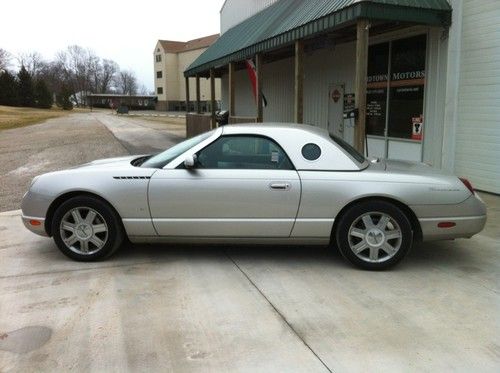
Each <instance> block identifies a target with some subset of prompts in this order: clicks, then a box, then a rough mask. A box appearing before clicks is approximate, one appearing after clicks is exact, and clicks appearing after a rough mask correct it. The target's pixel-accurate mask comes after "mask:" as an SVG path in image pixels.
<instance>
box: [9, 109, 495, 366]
mask: <svg viewBox="0 0 500 373" xmlns="http://www.w3.org/2000/svg"><path fill="white" fill-rule="evenodd" d="M101 115H104V114H89V115H87V114H84V115H83V116H82V118H81V119H79V120H81V121H82V124H81V125H82V126H88V128H91V129H92V131H99V132H98V134H99V135H100V136H106V137H105V138H103V144H107V145H106V146H108V145H109V144H114V145H113V146H115V148H109V149H108V151H109V153H113V151H116V152H117V153H120V152H122V153H123V152H125V149H123V147H121V143H120V141H117V142H113V141H116V140H114V139H115V138H120V137H121V141H126V142H127V143H128V144H129V145H126V146H132V148H131V149H132V150H134V149H135V148H139V147H140V146H142V145H141V142H142V143H147V144H149V145H148V146H151V145H150V144H152V143H150V141H149V140H148V139H151V138H160V137H162V136H163V134H162V130H161V129H160V130H159V129H155V128H151V127H150V125H148V124H145V123H142V122H141V123H138V124H136V126H137V127H140V126H144V127H143V128H145V130H144V131H143V135H141V136H135V135H130V136H129V137H128V140H124V137H123V136H124V135H123V133H124V132H131V131H130V129H129V128H128V127H127V128H126V131H125V130H124V131H120V128H121V127H123V126H124V124H123V123H121V122H119V123H116V120H113V121H109V123H108V120H107V119H108V117H104V119H101ZM78 118H80V117H78ZM123 120H127V119H123ZM87 122H88V123H93V124H83V123H87ZM102 123H106V124H105V125H102ZM132 125H133V123H132ZM105 126H108V128H110V129H111V131H114V132H113V133H114V136H112V135H111V134H110V133H109V132H107V130H106V127H105ZM151 126H153V127H156V126H157V124H153V125H151ZM86 128H87V127H86ZM146 128H148V129H146ZM106 133H107V135H106ZM138 133H139V131H137V132H136V135H137V134H138ZM129 134H130V133H129ZM2 135H3V134H2ZM0 136H1V135H0ZM55 136H57V134H55ZM100 136H96V138H100ZM138 139H139V140H138ZM168 139H172V138H171V137H168V136H166V137H164V138H163V137H162V140H159V142H158V143H154V147H156V146H162V143H161V141H167V140H168ZM104 140H105V141H104ZM75 144H78V143H77V142H75ZM130 144H131V145H130ZM68 145H69V144H68ZM88 146H92V145H91V144H88V145H87V147H88ZM103 146H104V145H103ZM152 147H153V146H152ZM96 148H99V147H96ZM60 149H62V150H64V152H65V149H66V148H65V147H64V146H62V145H61V147H58V142H57V141H55V144H54V152H56V151H59V150H60ZM113 149H114V150H113ZM64 152H63V153H62V155H58V153H55V154H54V156H53V157H54V158H50V159H54V160H56V159H60V158H62V157H63V156H64V154H66V153H64ZM82 154H86V155H87V153H82ZM110 155H111V154H110ZM75 161H76V160H75ZM65 162H66V161H65ZM80 163H82V162H80ZM53 166H54V167H55V164H54V165H53ZM18 167H19V166H18ZM485 197H486V199H487V205H488V208H489V214H490V221H489V223H488V226H487V229H486V230H485V231H484V232H482V233H481V234H479V235H477V236H475V237H473V238H472V239H470V240H457V241H453V242H436V243H428V244H423V245H419V246H417V247H415V248H414V249H413V251H412V252H411V253H410V255H409V257H408V258H406V260H405V261H404V262H402V263H401V265H400V266H398V267H397V268H395V269H394V270H392V271H386V272H366V271H360V270H356V269H353V268H352V267H350V266H349V265H347V264H346V263H345V262H344V261H343V260H342V258H341V257H340V256H339V255H338V254H337V253H336V251H335V250H333V249H327V248H310V247H267V246H265V247H237V246H231V245H228V246H218V245H214V246H179V245H153V246H128V247H124V248H123V249H122V250H120V251H118V252H117V253H116V255H115V256H113V257H112V258H111V259H110V260H108V261H105V262H100V263H78V262H73V261H70V260H68V259H66V257H64V256H63V255H62V254H60V253H59V251H58V250H57V248H56V247H55V245H54V243H53V242H52V241H51V240H50V239H47V238H43V237H38V236H36V235H33V234H31V233H30V232H28V231H27V230H25V229H24V227H23V226H22V223H21V221H20V216H19V214H20V212H19V211H10V212H4V213H0V371H1V372H4V371H61V370H62V371H67V370H73V371H96V372H102V371H175V372H179V371H180V372H183V371H195V372H197V371H199V372H207V371H209V372H225V371H227V372H233V371H243V372H247V371H248V372H255V371H261V372H322V371H325V372H328V371H333V372H350V371H352V372H357V371H397V372H400V371H463V372H470V371H481V372H488V371H491V372H496V371H498V370H499V368H500V316H499V315H500V250H499V249H500V237H499V232H500V224H499V223H498V222H499V213H498V212H499V207H500V198H498V197H493V196H488V195H485Z"/></svg>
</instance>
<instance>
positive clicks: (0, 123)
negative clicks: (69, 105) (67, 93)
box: [0, 105, 71, 130]
mask: <svg viewBox="0 0 500 373" xmlns="http://www.w3.org/2000/svg"><path fill="white" fill-rule="evenodd" d="M69 113H71V111H66V110H61V109H59V108H52V109H35V108H26V107H12V106H1V105H0V130H5V129H10V128H16V127H23V126H28V125H30V124H35V123H40V122H43V121H44V120H47V119H50V118H57V117H61V116H64V115H68V114H69Z"/></svg>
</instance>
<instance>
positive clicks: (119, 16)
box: [0, 0, 223, 90]
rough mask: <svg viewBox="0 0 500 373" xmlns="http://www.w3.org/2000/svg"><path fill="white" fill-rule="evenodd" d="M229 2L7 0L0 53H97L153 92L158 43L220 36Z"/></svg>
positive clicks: (1, 23) (4, 1) (48, 56)
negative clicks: (75, 49)
mask: <svg viewBox="0 0 500 373" xmlns="http://www.w3.org/2000/svg"><path fill="white" fill-rule="evenodd" d="M222 4H223V0H140V1H130V0H129V1H123V0H122V1H117V0H84V1H74V0H2V2H1V4H0V13H1V21H0V48H3V49H6V50H7V51H9V52H10V53H12V54H14V55H15V54H18V53H22V52H29V51H38V52H40V53H41V54H42V55H43V56H44V57H45V58H46V59H52V58H53V57H54V55H55V53H56V52H57V51H59V50H61V49H64V48H65V47H66V46H68V45H72V44H78V45H80V46H82V47H85V48H90V49H92V50H93V51H94V52H95V53H96V54H97V55H98V56H100V57H102V58H108V59H112V60H115V61H116V62H117V63H118V64H119V65H120V67H121V68H122V69H130V70H133V71H135V73H136V74H137V77H138V79H139V81H140V83H142V84H144V85H145V86H146V87H147V88H148V90H152V89H153V50H154V47H155V44H156V41H157V40H158V39H170V40H179V41H187V40H190V39H195V38H197V37H200V36H205V35H210V34H215V33H218V32H219V11H220V8H221V6H222Z"/></svg>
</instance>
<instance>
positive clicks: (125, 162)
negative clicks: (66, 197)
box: [72, 155, 145, 169]
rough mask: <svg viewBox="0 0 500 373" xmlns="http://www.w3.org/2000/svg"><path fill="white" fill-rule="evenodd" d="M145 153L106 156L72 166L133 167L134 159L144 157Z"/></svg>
mask: <svg viewBox="0 0 500 373" xmlns="http://www.w3.org/2000/svg"><path fill="white" fill-rule="evenodd" d="M144 156H145V155H128V156H125V157H114V158H104V159H97V160H95V161H92V162H88V163H84V164H81V165H79V166H76V167H72V169H76V168H97V167H98V168H103V167H104V168H107V167H116V168H122V167H126V166H130V167H133V165H132V161H133V160H134V159H138V158H141V157H144Z"/></svg>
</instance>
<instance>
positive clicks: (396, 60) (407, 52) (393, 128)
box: [366, 35, 426, 141]
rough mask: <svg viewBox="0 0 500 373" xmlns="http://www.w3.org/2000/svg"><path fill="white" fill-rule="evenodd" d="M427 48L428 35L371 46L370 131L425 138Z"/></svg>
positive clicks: (368, 105)
mask: <svg viewBox="0 0 500 373" xmlns="http://www.w3.org/2000/svg"><path fill="white" fill-rule="evenodd" d="M425 51H426V35H419V36H415V37H411V38H406V39H401V40H396V41H393V42H390V43H383V44H377V45H373V46H370V48H369V53H368V55H369V59H368V78H367V79H368V84H367V95H366V99H367V103H366V105H367V106H366V130H367V134H369V135H379V136H385V135H387V136H388V137H392V138H402V139H412V140H416V141H421V140H422V133H423V126H424V118H423V107H424V88H425ZM388 78H389V79H388ZM388 89H389V94H387V90H388ZM387 100H388V101H387ZM387 109H388V113H387Z"/></svg>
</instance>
